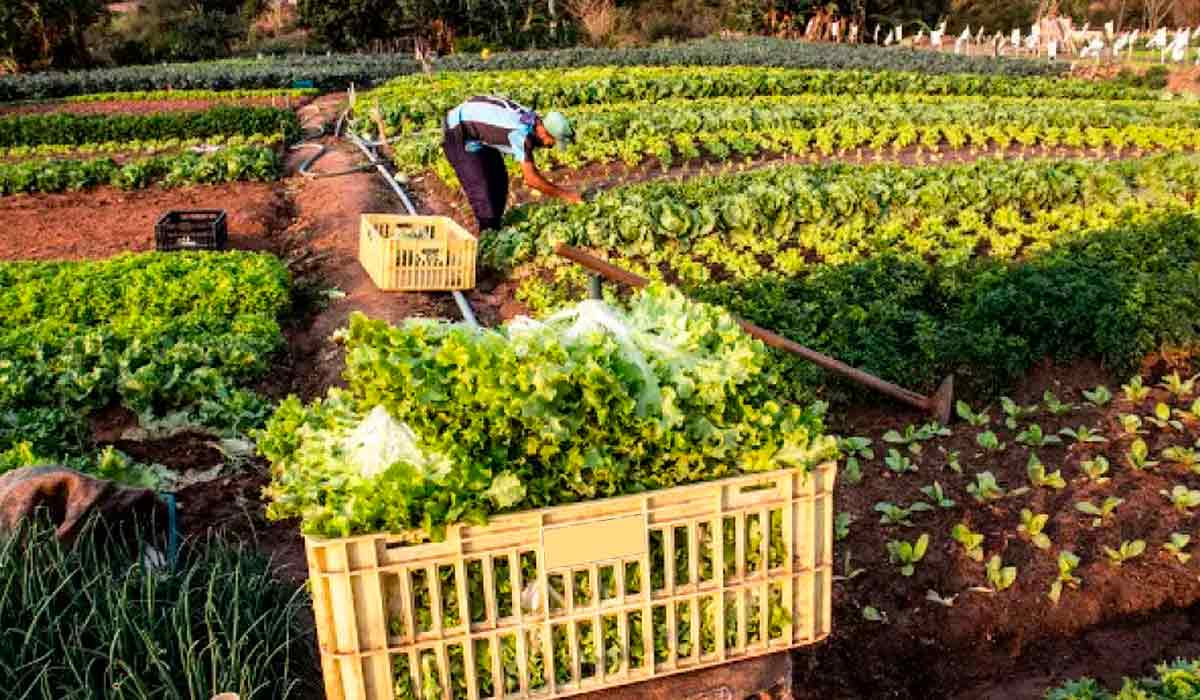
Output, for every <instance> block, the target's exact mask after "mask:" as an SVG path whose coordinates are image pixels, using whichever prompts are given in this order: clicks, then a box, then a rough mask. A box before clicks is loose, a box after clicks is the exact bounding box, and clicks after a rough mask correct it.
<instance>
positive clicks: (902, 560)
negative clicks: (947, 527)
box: [887, 534, 929, 576]
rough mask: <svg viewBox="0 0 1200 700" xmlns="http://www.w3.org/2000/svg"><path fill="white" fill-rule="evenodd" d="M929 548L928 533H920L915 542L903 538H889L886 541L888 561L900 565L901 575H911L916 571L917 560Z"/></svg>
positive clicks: (921, 557) (922, 556)
mask: <svg viewBox="0 0 1200 700" xmlns="http://www.w3.org/2000/svg"><path fill="white" fill-rule="evenodd" d="M927 549H929V535H927V534H922V535H921V536H920V537H918V538H917V541H916V542H905V541H904V540H889V541H888V543H887V552H888V561H890V562H891V563H893V564H896V565H897V566H899V567H900V575H901V576H912V575H913V572H914V571H916V565H917V562H919V561H921V559H923V558H924V557H925V550H927Z"/></svg>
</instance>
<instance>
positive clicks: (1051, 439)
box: [1016, 423, 1062, 447]
mask: <svg viewBox="0 0 1200 700" xmlns="http://www.w3.org/2000/svg"><path fill="white" fill-rule="evenodd" d="M1016 440H1017V442H1018V443H1020V444H1022V445H1026V446H1028V447H1045V446H1046V445H1059V444H1062V439H1061V438H1060V437H1058V436H1057V435H1046V434H1044V433H1043V432H1042V426H1040V425H1038V424H1037V423H1034V424H1033V425H1031V426H1029V427H1028V428H1026V429H1025V430H1022V431H1021V432H1019V433H1017V438H1016Z"/></svg>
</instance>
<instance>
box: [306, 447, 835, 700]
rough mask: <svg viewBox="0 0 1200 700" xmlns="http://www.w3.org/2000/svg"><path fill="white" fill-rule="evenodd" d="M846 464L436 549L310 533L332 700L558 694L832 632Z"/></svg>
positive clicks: (474, 536)
mask: <svg viewBox="0 0 1200 700" xmlns="http://www.w3.org/2000/svg"><path fill="white" fill-rule="evenodd" d="M835 472H836V466H835V465H834V464H832V463H831V464H826V465H823V466H821V467H819V468H817V469H815V470H813V471H812V473H811V474H808V475H805V474H804V473H803V472H801V471H798V470H790V469H789V470H781V471H777V472H772V473H769V474H762V475H753V476H742V477H737V478H733V479H726V480H724V481H715V482H710V483H704V484H695V485H689V486H681V487H677V488H672V489H665V490H661V491H654V492H649V493H645V494H638V495H634V496H623V497H619V498H613V499H608V500H602V501H590V502H586V503H579V504H572V505H565V506H558V507H554V508H548V509H544V510H539V511H527V512H524V513H514V514H510V515H503V516H499V517H496V518H494V519H493V520H492V521H491V522H490V523H488V524H487V525H486V526H482V527H475V526H457V527H454V528H451V529H450V531H449V532H448V533H447V538H446V540H445V541H444V542H437V543H430V544H420V545H406V544H405V543H404V541H403V540H402V538H400V537H397V536H394V535H370V536H361V537H350V538H344V539H323V538H313V537H309V538H306V541H305V543H306V548H307V551H308V566H309V579H310V584H311V589H312V596H313V608H314V611H315V613H316V623H317V632H318V637H319V641H320V648H321V664H322V669H323V672H324V676H325V693H326V696H327V698H328V699H329V700H399V699H400V698H406V697H414V698H418V697H424V696H422V695H421V694H420V692H421V689H422V687H423V684H424V683H425V682H426V680H427V679H432V680H433V681H434V682H436V683H437V684H438V685H439V687H440V689H441V697H443V698H446V699H448V700H449V699H452V698H467V699H468V700H478V699H480V698H561V697H566V696H569V695H575V694H577V693H582V692H588V691H594V690H602V689H606V688H613V687H618V686H621V685H624V684H628V683H634V682H638V681H645V680H650V679H653V678H659V677H662V676H666V675H669V674H673V673H679V672H682V671H690V670H694V669H700V668H705V667H709V666H715V665H717V664H722V663H726V662H730V661H736V660H740V659H747V658H752V657H756V656H761V655H764V654H771V653H775V652H778V651H782V650H785V649H789V648H791V647H795V646H800V645H805V644H812V643H814V642H817V641H819V640H821V639H824V638H825V637H826V636H827V635H828V634H829V632H830V625H831V614H830V610H831V600H830V591H831V586H832V569H833V512H834V504H833V482H834V476H835ZM764 524H766V528H765V530H764ZM714 545H719V546H714ZM431 582H436V585H434V584H432V583H431ZM646 582H650V585H649V586H647V585H646ZM547 592H549V594H547ZM597 594H598V595H597ZM464 611H465V612H466V614H465V615H464V614H463V612H464ZM468 620H469V623H468ZM596 640H605V641H604V642H603V645H602V646H603V650H602V652H601V653H599V654H596V653H594V652H595V650H597V649H599V646H598V645H597V644H596ZM589 650H591V651H589ZM448 681H449V682H448Z"/></svg>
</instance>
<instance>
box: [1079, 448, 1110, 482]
mask: <svg viewBox="0 0 1200 700" xmlns="http://www.w3.org/2000/svg"><path fill="white" fill-rule="evenodd" d="M1079 469H1080V471H1082V472H1083V473H1084V475H1085V476H1087V478H1088V479H1090V480H1091V481H1092V482H1093V483H1096V484H1103V483H1105V482H1107V481H1108V477H1106V476H1105V474H1107V473H1108V470H1109V463H1108V459H1107V458H1105V456H1104V455H1096V456H1095V457H1093V458H1091V459H1085V460H1083V461H1082V462H1080V463H1079Z"/></svg>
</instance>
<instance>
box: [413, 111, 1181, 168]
mask: <svg viewBox="0 0 1200 700" xmlns="http://www.w3.org/2000/svg"><path fill="white" fill-rule="evenodd" d="M576 123H577V126H576V131H577V134H578V136H579V138H578V141H577V143H575V144H573V145H572V146H571V147H569V148H568V149H566V150H552V151H547V152H546V153H544V154H543V155H541V156H540V157H541V158H543V159H545V161H546V162H547V163H548V164H549V165H551V166H555V165H559V166H567V167H574V168H577V167H580V166H582V165H585V164H588V163H609V162H613V161H622V162H624V163H626V164H627V165H630V166H633V165H637V164H638V163H641V162H643V161H645V160H646V159H648V158H655V159H656V160H658V162H659V163H661V164H663V165H664V166H668V165H670V164H671V163H673V162H678V161H689V160H695V159H698V158H710V159H716V160H727V159H729V158H735V157H748V156H755V155H759V154H762V153H783V154H792V155H807V154H810V153H819V154H821V155H826V156H827V155H831V154H833V153H835V152H841V151H846V150H853V149H859V148H870V149H876V150H879V149H897V150H899V149H904V148H907V147H910V146H915V147H919V148H921V149H927V150H933V151H936V150H940V149H942V148H951V149H960V148H971V149H979V148H991V147H995V148H999V149H1007V148H1008V147H1010V146H1012V145H1020V146H1045V147H1049V148H1054V147H1058V146H1065V147H1071V148H1080V149H1082V148H1093V149H1103V148H1108V147H1112V148H1125V147H1130V146H1131V147H1134V148H1138V149H1152V148H1161V149H1166V150H1181V149H1189V148H1195V147H1197V145H1200V143H1198V141H1197V139H1198V138H1200V131H1197V127H1200V111H1198V110H1196V109H1194V108H1189V107H1183V106H1181V105H1166V104H1163V103H1151V102H1111V103H1109V102H1103V101H1092V100H1049V99H1046V100H1024V99H983V98H971V97H966V98H964V97H921V96H907V95H885V96H875V97H866V98H863V99H861V100H856V101H853V102H852V101H849V100H847V99H846V98H844V97H837V96H835V97H826V96H801V97H783V98H775V97H764V98H714V99H698V100H678V101H677V100H668V101H663V102H658V103H656V104H655V108H654V110H653V112H652V113H648V111H647V110H646V108H645V105H642V104H627V103H620V104H614V105H605V106H601V107H588V108H583V109H581V110H580V111H579V112H578V113H577V114H576ZM395 160H396V163H397V164H398V165H399V166H400V167H402V168H404V169H406V170H409V171H419V170H422V169H424V168H428V167H434V168H435V169H436V170H437V172H438V173H439V174H441V175H443V177H445V178H447V179H448V178H450V177H451V174H450V173H451V171H450V168H449V164H448V163H446V162H445V158H444V157H443V155H442V153H441V139H440V134H438V133H436V132H426V133H422V134H421V135H414V136H412V137H411V138H409V139H406V140H402V141H400V142H398V143H397V144H396V145H395Z"/></svg>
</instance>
